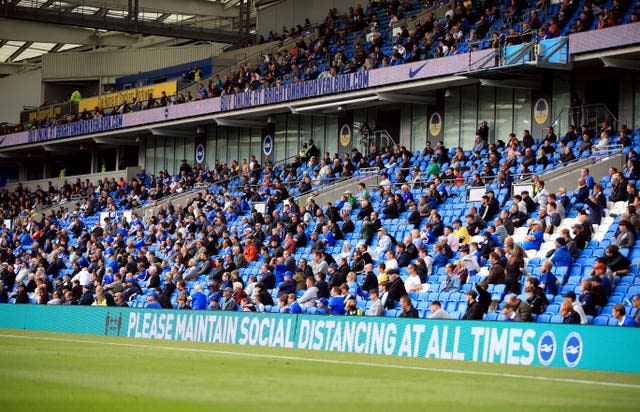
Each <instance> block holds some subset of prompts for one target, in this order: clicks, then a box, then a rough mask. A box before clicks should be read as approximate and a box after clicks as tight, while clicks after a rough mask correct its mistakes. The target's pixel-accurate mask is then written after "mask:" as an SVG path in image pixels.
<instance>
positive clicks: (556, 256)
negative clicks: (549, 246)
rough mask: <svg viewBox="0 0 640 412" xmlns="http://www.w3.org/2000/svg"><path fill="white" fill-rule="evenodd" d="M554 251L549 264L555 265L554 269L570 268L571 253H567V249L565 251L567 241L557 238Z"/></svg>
mask: <svg viewBox="0 0 640 412" xmlns="http://www.w3.org/2000/svg"><path fill="white" fill-rule="evenodd" d="M555 246H556V251H555V252H553V256H551V262H553V264H554V265H555V267H556V268H559V267H563V266H564V267H566V268H570V267H571V260H572V259H571V253H569V249H567V241H566V240H565V238H563V237H559V238H557V239H556V244H555Z"/></svg>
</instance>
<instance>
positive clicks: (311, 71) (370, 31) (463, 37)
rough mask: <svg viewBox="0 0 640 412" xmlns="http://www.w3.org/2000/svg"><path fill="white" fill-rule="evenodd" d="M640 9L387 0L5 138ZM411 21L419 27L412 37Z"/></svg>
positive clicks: (547, 33)
mask: <svg viewBox="0 0 640 412" xmlns="http://www.w3.org/2000/svg"><path fill="white" fill-rule="evenodd" d="M538 3H541V4H538ZM580 5H581V6H582V7H581V8H580ZM441 7H445V8H446V12H445V14H444V18H442V19H437V18H436V17H435V12H434V11H433V10H437V9H438V8H441ZM540 7H542V9H540ZM483 8H484V10H483ZM639 9H640V7H639V6H638V4H637V3H633V2H631V1H627V2H622V1H617V2H606V3H605V4H599V3H597V2H591V1H585V2H572V1H564V2H562V3H561V4H550V5H549V6H546V2H536V1H535V0H528V1H527V0H522V1H506V0H497V1H495V2H494V1H489V2H486V1H485V2H482V3H480V2H473V1H471V2H465V3H464V4H458V5H457V6H456V7H455V8H452V7H451V5H446V2H443V3H440V2H437V3H433V2H430V1H427V2H424V3H422V2H419V1H403V2H391V3H390V4H385V3H384V2H380V3H376V4H373V3H371V4H370V5H369V7H367V9H366V10H365V9H364V8H363V7H362V6H361V5H358V6H356V7H355V8H354V7H350V8H349V9H348V11H347V13H346V14H345V15H338V14H337V10H335V9H331V10H330V11H329V13H328V15H327V17H326V19H325V21H324V22H322V24H319V25H317V27H315V26H311V25H310V22H308V23H305V26H304V27H302V26H300V25H298V26H297V28H295V29H294V28H292V30H291V31H288V30H286V28H285V30H286V31H283V33H282V34H278V33H273V31H271V32H270V33H269V35H268V38H267V40H268V41H276V40H283V39H285V38H288V39H291V38H295V37H296V36H298V35H300V37H299V38H298V39H297V40H296V41H295V44H294V45H293V46H292V47H291V48H288V49H286V48H285V49H284V50H277V51H275V52H273V53H267V54H261V55H260V56H259V58H258V59H257V61H255V62H246V63H245V64H243V65H241V67H240V69H239V70H237V71H228V72H226V73H224V71H223V72H222V73H216V74H215V75H214V76H210V77H207V78H206V79H205V78H204V76H203V77H202V80H203V81H202V82H199V81H198V82H197V83H198V85H197V86H196V87H193V86H188V87H186V88H184V89H182V90H179V91H178V92H177V93H176V94H175V95H167V96H162V97H150V98H148V99H146V100H145V101H140V100H138V101H128V102H127V101H125V102H123V103H122V104H118V105H117V106H113V107H97V108H96V109H95V110H84V111H82V112H80V113H74V114H69V115H63V114H59V115H56V116H55V117H52V118H49V117H47V118H45V119H42V120H40V121H34V122H28V123H23V124H19V125H17V126H15V127H14V128H10V127H4V128H2V129H0V130H1V132H2V133H3V134H4V133H13V132H17V131H22V130H29V129H33V128H41V127H49V126H53V125H60V124H66V123H72V122H77V121H81V120H88V119H93V118H100V117H104V116H109V115H114V114H124V113H129V112H130V111H140V110H148V109H152V108H157V107H166V106H168V105H174V104H182V103H185V102H189V101H194V100H200V99H207V98H213V97H218V96H223V95H230V94H237V93H240V92H242V91H247V90H257V89H260V88H268V87H274V86H280V85H283V84H289V83H299V82H302V81H306V80H313V79H318V78H321V79H322V78H325V77H335V76H336V75H338V74H345V73H353V72H357V71H359V70H367V71H368V70H374V69H376V68H381V67H390V66H396V65H400V64H404V63H410V62H416V61H421V60H425V59H432V58H437V57H444V56H451V55H457V54H464V53H468V52H469V51H474V50H482V49H486V48H494V49H501V48H505V47H508V46H512V45H519V44H522V43H526V42H530V41H537V42H539V41H542V40H546V39H551V38H556V37H559V36H565V35H568V34H570V33H581V32H584V31H588V30H596V29H603V28H607V27H612V26H616V25H619V24H626V23H634V22H637V21H638V10H639ZM421 10H427V11H429V10H430V11H429V12H428V13H427V14H426V16H425V17H424V18H423V17H420V18H418V19H415V18H416V15H417V14H418V13H419V12H420V11H421ZM567 16H568V17H567ZM414 20H417V21H414ZM403 22H405V23H404V24H402V23H403ZM408 22H412V23H415V25H414V28H413V30H411V31H410V30H409V27H408ZM314 31H316V32H317V33H315V36H314V37H313V38H310V37H309V36H308V35H309V33H311V32H314ZM283 48H284V46H283ZM189 69H191V68H189ZM194 72H195V70H190V72H189V71H187V72H185V73H184V77H185V78H186V79H187V80H191V79H194V80H195V78H194ZM198 79H200V75H199V76H198Z"/></svg>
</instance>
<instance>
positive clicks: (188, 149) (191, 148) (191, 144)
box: [176, 136, 196, 171]
mask: <svg viewBox="0 0 640 412" xmlns="http://www.w3.org/2000/svg"><path fill="white" fill-rule="evenodd" d="M177 143H178V141H176V153H178V154H181V155H182V157H181V158H178V157H177V156H178V155H176V167H177V169H176V171H177V170H179V169H180V167H179V166H180V164H179V162H180V161H181V160H182V159H186V161H187V163H189V164H190V165H191V166H193V165H194V164H195V163H196V138H195V136H193V137H185V138H184V142H183V143H182V144H181V145H180V146H178V144H177Z"/></svg>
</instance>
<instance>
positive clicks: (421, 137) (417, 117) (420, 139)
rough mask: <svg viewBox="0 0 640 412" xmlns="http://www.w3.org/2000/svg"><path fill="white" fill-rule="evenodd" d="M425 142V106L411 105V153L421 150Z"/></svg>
mask: <svg viewBox="0 0 640 412" xmlns="http://www.w3.org/2000/svg"><path fill="white" fill-rule="evenodd" d="M426 142H427V105H426V104H414V105H412V113H411V147H410V148H409V150H411V151H412V152H414V151H416V150H422V149H423V148H424V146H425V143H426Z"/></svg>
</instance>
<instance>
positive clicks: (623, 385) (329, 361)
mask: <svg viewBox="0 0 640 412" xmlns="http://www.w3.org/2000/svg"><path fill="white" fill-rule="evenodd" d="M0 337H3V338H16V339H34V340H48V341H57V342H71V343H88V344H93V345H110V346H120V347H127V348H144V349H159V350H172V351H182V352H199V353H211V354H217V355H230V356H246V357H251V358H268V359H280V360H292V361H302V362H316V363H326V364H334V365H351V366H367V367H376V368H391V369H405V370H416V371H425V372H443V373H453V374H456V373H457V374H461V375H476V376H492V377H498V378H509V379H511V378H522V379H534V380H538V381H547V382H564V383H574V384H577V385H595V386H613V387H619V388H630V389H640V385H634V384H630V383H618V382H599V381H589V380H584V379H567V378H554V377H550V376H531V375H519V374H515V373H497V372H479V371H468V370H461V369H446V368H428V367H422V366H409V365H393V364H383V363H371V362H355V361H341V360H333V359H316V358H303V357H300V356H285V355H265V354H261V353H246V352H232V351H224V350H215V349H198V348H181V347H177V346H164V345H144V344H141V343H118V342H99V341H93V340H83V339H64V338H51V337H45V336H25V335H10V334H0Z"/></svg>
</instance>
